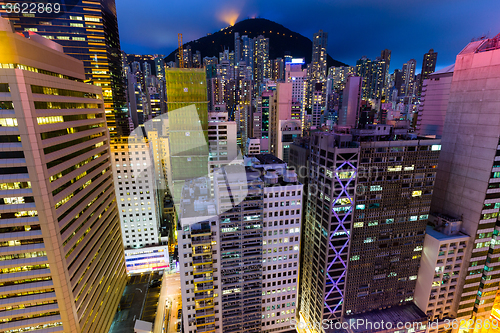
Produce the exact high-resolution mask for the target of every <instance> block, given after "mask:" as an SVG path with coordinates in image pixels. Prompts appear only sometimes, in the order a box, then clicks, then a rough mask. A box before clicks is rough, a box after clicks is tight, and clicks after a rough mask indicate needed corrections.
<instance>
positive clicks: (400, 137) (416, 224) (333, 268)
mask: <svg viewBox="0 0 500 333" xmlns="http://www.w3.org/2000/svg"><path fill="white" fill-rule="evenodd" d="M406 132H407V130H404V129H398V128H395V127H393V126H389V125H368V127H367V128H366V129H352V130H350V131H349V130H345V129H339V132H332V133H324V132H321V133H314V134H313V136H312V138H311V144H310V148H311V155H310V159H309V163H310V164H309V179H308V180H309V185H308V199H307V200H308V205H307V212H306V221H304V233H303V235H304V240H303V243H302V244H303V246H302V251H303V253H304V257H303V265H302V273H301V285H300V315H301V320H303V321H304V322H305V324H308V325H309V326H310V327H311V326H314V323H321V322H322V321H323V320H332V321H340V320H349V316H352V315H359V316H360V317H362V318H364V319H365V320H367V319H370V316H371V315H372V314H371V313H370V311H371V310H376V309H381V310H383V309H386V308H388V307H392V306H396V305H403V306H405V307H407V309H408V310H411V311H409V312H410V313H412V314H413V315H412V316H409V317H405V318H404V320H408V321H420V320H422V318H424V319H425V320H426V318H425V314H424V313H423V312H422V311H420V310H418V308H416V306H415V305H414V304H413V303H412V302H411V301H412V299H413V289H414V288H415V282H416V281H415V280H416V277H417V273H418V265H419V262H420V259H419V258H420V255H419V254H420V253H419V252H418V251H421V249H422V246H421V245H422V244H423V239H424V232H425V227H426V223H427V218H428V214H429V208H430V195H431V194H432V186H433V179H434V174H435V171H436V164H437V157H438V154H439V140H420V141H416V140H411V138H410V137H409V136H407V135H406ZM394 138H396V139H394ZM378 163H383V164H380V166H379V164H378ZM395 198H398V199H397V200H395ZM401 198H403V199H401ZM419 246H420V247H419ZM363 313H366V317H363V316H365V315H364V314H363ZM372 321H373V320H372ZM321 330H322V327H316V330H315V331H316V332H319V331H321Z"/></svg>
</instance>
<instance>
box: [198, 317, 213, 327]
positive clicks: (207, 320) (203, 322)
mask: <svg viewBox="0 0 500 333" xmlns="http://www.w3.org/2000/svg"><path fill="white" fill-rule="evenodd" d="M214 323H215V318H214V317H213V316H211V317H204V318H196V326H197V327H198V326H206V325H213V324H214Z"/></svg>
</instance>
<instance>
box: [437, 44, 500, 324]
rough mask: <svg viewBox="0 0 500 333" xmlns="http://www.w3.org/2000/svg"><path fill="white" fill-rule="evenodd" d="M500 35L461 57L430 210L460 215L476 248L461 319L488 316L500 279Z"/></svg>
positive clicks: (470, 255) (469, 257)
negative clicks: (499, 220) (499, 215)
mask: <svg viewBox="0 0 500 333" xmlns="http://www.w3.org/2000/svg"><path fill="white" fill-rule="evenodd" d="M498 64H500V35H499V36H497V37H495V38H491V39H484V40H479V41H474V42H471V43H469V45H467V46H466V47H465V48H464V49H463V50H462V51H461V52H460V53H459V54H458V56H457V59H456V62H455V69H454V73H453V80H452V83H451V91H450V98H449V102H448V110H447V112H446V118H445V122H444V127H443V137H442V149H441V154H440V157H439V163H438V172H437V175H436V185H435V186H434V193H433V197H432V206H431V212H433V213H441V214H446V215H449V216H454V217H460V218H461V220H462V222H463V224H462V230H463V231H464V232H465V233H466V234H468V235H470V236H471V242H474V244H473V246H470V247H468V248H467V251H466V253H465V255H464V258H465V265H466V266H467V270H468V272H469V274H467V275H465V276H466V278H465V280H464V279H462V280H461V281H460V283H459V286H458V287H457V296H458V295H460V297H461V302H460V303H459V304H460V305H459V307H458V309H457V318H458V319H459V320H462V319H463V320H468V319H469V318H476V319H484V318H488V316H489V315H490V313H491V310H492V309H493V305H494V302H495V296H494V295H496V293H497V290H498V283H499V281H500V263H499V261H498V260H499V257H500V241H499V239H498V236H497V235H498V231H499V230H500V223H499V222H498V214H499V210H500V190H499V189H500V146H499V136H500V110H499V108H498V101H499V100H500V85H499V84H498V82H499V80H500V66H499V65H498ZM464 269H465V268H464Z"/></svg>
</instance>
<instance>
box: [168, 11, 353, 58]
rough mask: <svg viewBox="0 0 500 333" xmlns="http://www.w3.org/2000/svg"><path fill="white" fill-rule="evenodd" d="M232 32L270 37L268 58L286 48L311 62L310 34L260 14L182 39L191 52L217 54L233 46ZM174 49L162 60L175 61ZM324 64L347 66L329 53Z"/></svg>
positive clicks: (284, 51)
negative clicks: (189, 40)
mask: <svg viewBox="0 0 500 333" xmlns="http://www.w3.org/2000/svg"><path fill="white" fill-rule="evenodd" d="M235 32H238V33H239V34H240V37H241V36H243V35H247V36H248V37H250V38H254V37H258V36H259V35H263V36H264V37H266V38H269V57H270V59H276V58H280V57H281V58H283V56H284V55H285V53H286V52H288V53H289V54H291V55H292V56H293V57H294V58H305V61H306V63H310V62H311V56H312V41H311V40H310V39H309V38H307V37H304V36H302V35H301V34H299V33H297V32H293V31H291V30H290V29H287V28H285V27H284V26H282V25H281V24H278V23H276V22H273V21H270V20H267V19H263V18H255V19H246V20H243V21H240V22H238V23H236V24H235V25H233V26H231V27H227V28H225V29H222V30H220V31H217V32H215V33H213V34H210V35H207V36H205V37H202V38H199V39H197V40H194V41H191V42H188V43H185V44H184V47H186V46H187V45H190V46H191V51H192V52H193V53H195V52H196V51H200V53H201V57H202V58H204V57H213V56H216V57H219V52H222V51H223V50H224V47H225V48H226V49H229V50H234V33H235ZM176 52H177V49H176V50H175V51H173V52H172V53H170V54H169V55H168V56H167V57H166V58H165V61H166V62H169V61H175V53H176ZM327 64H328V67H330V66H347V65H346V64H344V63H342V62H340V61H337V60H334V59H333V58H332V57H330V55H328V58H327Z"/></svg>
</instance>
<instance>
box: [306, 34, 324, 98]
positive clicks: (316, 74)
mask: <svg viewBox="0 0 500 333" xmlns="http://www.w3.org/2000/svg"><path fill="white" fill-rule="evenodd" d="M327 43H328V33H326V32H323V30H320V31H318V32H317V33H315V34H314V36H313V47H312V60H311V64H310V67H311V68H310V70H309V71H308V73H307V80H308V82H307V95H306V103H307V104H306V107H308V108H312V105H313V103H314V102H313V99H314V97H313V95H314V91H315V89H316V84H317V83H324V85H323V89H322V98H321V99H322V101H324V100H325V95H326V75H327V66H326V60H327V56H328V54H327V53H326V49H327Z"/></svg>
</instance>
